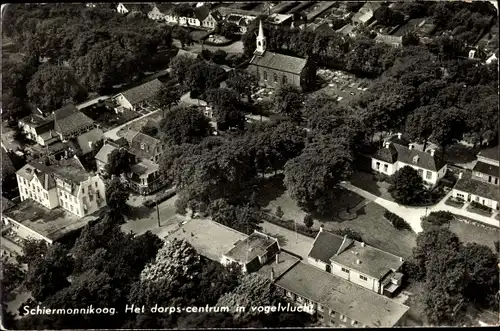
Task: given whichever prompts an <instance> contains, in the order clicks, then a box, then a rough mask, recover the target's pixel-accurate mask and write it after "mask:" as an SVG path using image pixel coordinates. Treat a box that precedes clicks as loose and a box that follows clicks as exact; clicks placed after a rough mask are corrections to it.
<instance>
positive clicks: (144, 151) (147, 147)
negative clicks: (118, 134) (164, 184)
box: [125, 130, 161, 159]
mask: <svg viewBox="0 0 500 331" xmlns="http://www.w3.org/2000/svg"><path fill="white" fill-rule="evenodd" d="M125 139H127V141H128V143H129V145H130V153H132V154H134V155H136V156H138V157H141V158H145V159H151V158H152V157H153V156H154V155H155V149H156V147H158V145H160V144H161V141H160V140H158V139H156V138H153V137H151V136H148V135H147V134H144V133H142V132H136V131H132V130H130V131H128V132H127V133H126V134H125Z"/></svg>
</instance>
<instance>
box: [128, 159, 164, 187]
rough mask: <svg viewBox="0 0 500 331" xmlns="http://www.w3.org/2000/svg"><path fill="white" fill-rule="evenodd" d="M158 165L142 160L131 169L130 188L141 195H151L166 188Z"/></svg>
mask: <svg viewBox="0 0 500 331" xmlns="http://www.w3.org/2000/svg"><path fill="white" fill-rule="evenodd" d="M162 178H163V177H162V176H161V173H160V166H159V165H158V163H155V162H152V161H150V160H148V159H142V160H140V161H139V162H138V163H136V164H134V165H132V166H131V167H130V174H129V176H128V186H129V187H130V188H131V189H132V190H133V191H134V192H137V193H139V194H143V195H144V194H150V193H152V192H156V191H158V190H159V189H160V188H162V187H163V186H164V182H163V180H162Z"/></svg>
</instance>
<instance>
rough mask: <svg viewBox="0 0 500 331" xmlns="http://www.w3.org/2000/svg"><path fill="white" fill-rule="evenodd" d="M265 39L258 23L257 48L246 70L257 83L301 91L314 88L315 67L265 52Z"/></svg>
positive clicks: (308, 62) (305, 60) (291, 58)
mask: <svg viewBox="0 0 500 331" xmlns="http://www.w3.org/2000/svg"><path fill="white" fill-rule="evenodd" d="M266 48H267V44H266V37H265V36H264V29H263V28H262V21H260V23H259V34H258V36H257V48H256V49H255V52H254V55H253V57H252V59H251V60H250V64H249V66H248V70H249V71H251V72H253V73H254V74H255V75H256V76H257V77H258V79H259V83H260V84H261V85H263V86H267V87H279V86H280V85H285V84H289V85H293V86H296V87H299V88H302V89H303V90H306V89H307V88H310V87H312V86H314V81H315V78H316V66H315V65H314V63H313V62H312V61H310V60H309V59H302V58H299V57H294V56H289V55H284V54H279V53H274V52H270V51H267V49H266Z"/></svg>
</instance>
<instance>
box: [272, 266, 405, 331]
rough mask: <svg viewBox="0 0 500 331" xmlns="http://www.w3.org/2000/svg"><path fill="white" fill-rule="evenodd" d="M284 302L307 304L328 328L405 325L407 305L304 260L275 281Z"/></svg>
mask: <svg viewBox="0 0 500 331" xmlns="http://www.w3.org/2000/svg"><path fill="white" fill-rule="evenodd" d="M274 284H275V286H276V287H277V292H278V294H280V295H281V296H282V297H284V298H285V299H286V300H287V301H290V302H292V304H296V305H298V306H302V307H304V306H306V307H307V308H308V309H307V310H305V312H308V313H310V314H313V315H316V316H317V318H318V321H319V322H320V323H321V324H322V325H324V326H327V327H336V328H339V327H340V328H362V327H394V326H403V325H405V321H406V315H407V312H408V310H409V309H410V307H408V306H406V305H403V304H400V303H398V302H396V301H393V300H391V299H390V298H387V297H385V296H382V295H379V294H377V293H375V292H373V291H369V290H366V289H365V288H363V287H361V286H357V285H356V284H353V283H352V282H349V281H346V280H344V279H342V278H341V277H337V276H335V275H333V274H331V273H328V272H326V271H324V270H321V269H319V268H316V267H314V266H312V265H309V264H307V263H304V262H299V263H297V264H295V265H293V266H292V267H291V268H290V269H289V270H288V271H286V272H285V273H284V274H283V275H281V276H280V277H279V278H276V279H275V280H274Z"/></svg>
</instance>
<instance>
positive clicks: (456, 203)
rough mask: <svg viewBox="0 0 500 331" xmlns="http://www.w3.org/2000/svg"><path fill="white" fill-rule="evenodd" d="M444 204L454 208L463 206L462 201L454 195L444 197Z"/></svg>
mask: <svg viewBox="0 0 500 331" xmlns="http://www.w3.org/2000/svg"><path fill="white" fill-rule="evenodd" d="M444 204H445V205H448V206H452V207H455V208H462V207H463V206H464V202H462V201H458V200H457V199H455V198H454V197H449V198H448V199H446V201H445V202H444Z"/></svg>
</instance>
